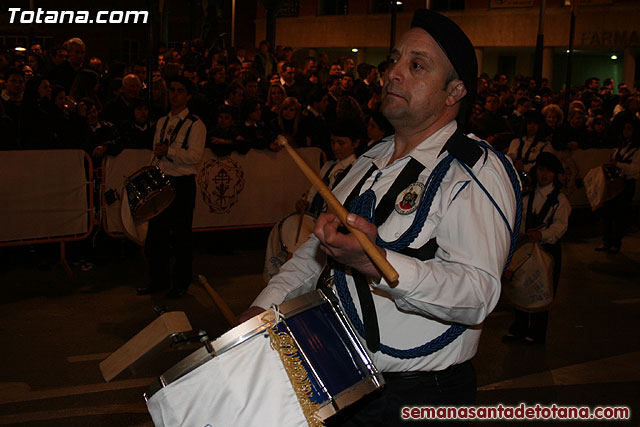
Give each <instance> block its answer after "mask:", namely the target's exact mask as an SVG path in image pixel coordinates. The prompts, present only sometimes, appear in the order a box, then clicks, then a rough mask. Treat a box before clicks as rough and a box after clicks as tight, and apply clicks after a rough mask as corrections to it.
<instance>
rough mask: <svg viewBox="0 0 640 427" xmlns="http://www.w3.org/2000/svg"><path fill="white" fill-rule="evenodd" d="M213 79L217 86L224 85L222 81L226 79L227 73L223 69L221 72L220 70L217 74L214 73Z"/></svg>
mask: <svg viewBox="0 0 640 427" xmlns="http://www.w3.org/2000/svg"><path fill="white" fill-rule="evenodd" d="M213 78H214V80H215V82H216V83H218V84H220V83H224V81H225V80H226V79H227V72H226V71H225V70H224V68H223V69H222V70H220V71H218V72H217V73H215V75H214V76H213Z"/></svg>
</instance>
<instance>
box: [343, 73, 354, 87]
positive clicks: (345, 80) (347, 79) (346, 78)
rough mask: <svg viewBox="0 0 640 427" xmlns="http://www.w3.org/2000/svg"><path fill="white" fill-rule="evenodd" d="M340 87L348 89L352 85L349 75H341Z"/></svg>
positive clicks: (351, 78)
mask: <svg viewBox="0 0 640 427" xmlns="http://www.w3.org/2000/svg"><path fill="white" fill-rule="evenodd" d="M342 87H343V88H344V89H346V90H350V89H351V88H352V87H353V77H351V76H349V75H346V76H344V77H342Z"/></svg>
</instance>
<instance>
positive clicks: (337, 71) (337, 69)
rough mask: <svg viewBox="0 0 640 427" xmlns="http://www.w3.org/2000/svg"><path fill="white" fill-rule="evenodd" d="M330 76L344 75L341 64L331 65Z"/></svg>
mask: <svg viewBox="0 0 640 427" xmlns="http://www.w3.org/2000/svg"><path fill="white" fill-rule="evenodd" d="M329 75H330V76H341V75H342V67H341V66H340V65H339V64H333V65H331V68H329Z"/></svg>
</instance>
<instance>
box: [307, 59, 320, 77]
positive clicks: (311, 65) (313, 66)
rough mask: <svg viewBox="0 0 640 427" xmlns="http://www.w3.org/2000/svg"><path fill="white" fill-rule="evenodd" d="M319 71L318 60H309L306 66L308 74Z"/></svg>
mask: <svg viewBox="0 0 640 427" xmlns="http://www.w3.org/2000/svg"><path fill="white" fill-rule="evenodd" d="M317 72H318V63H317V62H316V61H308V62H307V64H306V66H305V67H304V73H305V74H306V75H308V76H311V75H313V74H316V73H317Z"/></svg>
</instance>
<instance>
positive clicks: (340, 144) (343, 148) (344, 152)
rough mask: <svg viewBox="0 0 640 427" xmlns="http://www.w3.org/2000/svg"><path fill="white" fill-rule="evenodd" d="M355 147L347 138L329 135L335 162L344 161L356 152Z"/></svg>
mask: <svg viewBox="0 0 640 427" xmlns="http://www.w3.org/2000/svg"><path fill="white" fill-rule="evenodd" d="M357 146H358V145H357V144H354V143H353V141H352V140H351V138H349V137H347V136H335V135H331V151H333V155H334V156H335V157H336V160H343V159H346V158H347V157H349V156H350V155H352V154H353V153H354V152H355V151H356V147H357Z"/></svg>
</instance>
